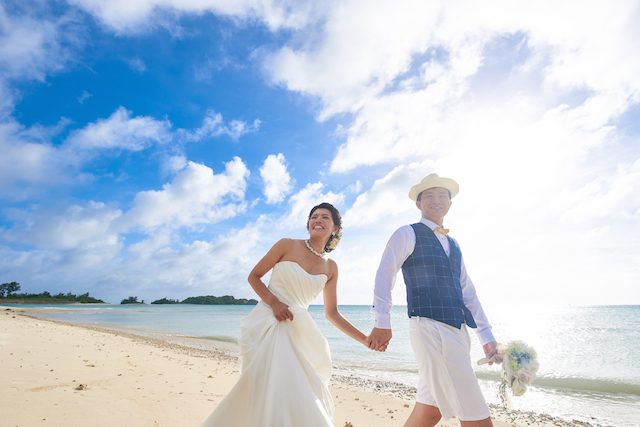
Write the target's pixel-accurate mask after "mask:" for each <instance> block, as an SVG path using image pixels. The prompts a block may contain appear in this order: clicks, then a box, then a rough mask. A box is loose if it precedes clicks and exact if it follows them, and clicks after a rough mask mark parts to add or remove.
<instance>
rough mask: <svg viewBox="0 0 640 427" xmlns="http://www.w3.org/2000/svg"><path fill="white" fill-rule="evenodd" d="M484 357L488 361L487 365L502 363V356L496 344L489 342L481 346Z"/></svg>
mask: <svg viewBox="0 0 640 427" xmlns="http://www.w3.org/2000/svg"><path fill="white" fill-rule="evenodd" d="M482 350H484V355H485V357H486V358H487V360H489V365H493V364H494V363H502V354H500V353H499V352H498V343H497V342H495V341H491V342H488V343H486V344H485V345H483V346H482Z"/></svg>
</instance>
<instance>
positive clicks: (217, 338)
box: [180, 335, 238, 344]
mask: <svg viewBox="0 0 640 427" xmlns="http://www.w3.org/2000/svg"><path fill="white" fill-rule="evenodd" d="M180 336H181V337H183V338H193V339H202V340H211V341H222V342H230V343H233V344H238V340H237V339H236V338H234V337H230V336H226V335H198V336H193V335H180Z"/></svg>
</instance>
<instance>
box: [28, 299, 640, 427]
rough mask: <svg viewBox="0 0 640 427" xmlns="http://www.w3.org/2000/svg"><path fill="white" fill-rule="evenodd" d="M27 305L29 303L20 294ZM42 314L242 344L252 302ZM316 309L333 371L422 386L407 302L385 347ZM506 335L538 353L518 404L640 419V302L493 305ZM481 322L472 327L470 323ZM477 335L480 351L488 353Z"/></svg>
mask: <svg viewBox="0 0 640 427" xmlns="http://www.w3.org/2000/svg"><path fill="white" fill-rule="evenodd" d="M20 307H25V308H27V307H30V306H29V305H26V304H21V305H20ZM31 307H36V308H38V309H39V310H38V314H37V316H41V317H44V318H48V319H54V320H63V321H67V322H72V323H79V324H90V325H97V326H104V327H109V328H116V329H123V330H127V331H130V332H131V331H134V332H135V331H138V332H139V333H141V334H155V336H165V337H195V338H198V339H201V340H202V339H204V340H213V341H218V342H220V343H226V345H227V346H231V347H233V343H237V340H238V337H239V333H240V320H241V319H242V318H243V317H244V316H245V315H247V313H248V312H249V311H250V310H251V309H252V308H253V307H252V306H224V305H189V304H174V305H149V304H144V305H77V304H72V305H52V306H43V305H37V306H31ZM339 309H340V312H341V313H342V314H343V315H344V316H345V317H346V318H347V319H348V320H349V321H350V322H351V323H353V324H354V325H355V326H356V327H358V328H360V329H361V330H362V331H363V332H365V333H368V332H369V331H370V329H371V327H372V324H373V314H372V312H371V308H370V306H361V305H345V306H340V307H339ZM309 311H310V313H311V315H312V316H313V318H314V319H315V320H316V322H317V323H318V325H319V327H320V329H321V330H322V332H323V333H324V334H325V336H326V337H327V340H328V341H329V345H330V347H331V353H332V358H333V364H334V373H335V374H337V375H344V376H350V375H351V376H358V377H362V378H365V379H375V380H385V381H392V382H400V383H404V384H407V385H411V386H414V385H415V384H416V383H417V368H416V363H415V360H414V357H413V352H412V350H411V345H410V343H409V331H408V319H407V315H406V307H403V306H395V307H394V308H393V310H392V325H393V339H392V341H391V344H390V345H389V348H388V350H387V351H386V352H385V353H379V352H374V351H370V350H369V349H367V348H366V347H364V346H362V345H361V344H359V343H357V342H355V341H353V340H352V339H350V338H349V337H347V336H346V335H344V334H342V333H341V332H340V331H339V330H337V329H336V328H335V327H333V326H332V325H331V324H330V323H329V322H328V321H327V320H326V319H325V318H324V314H323V311H322V306H311V307H310V309H309ZM486 311H487V313H490V314H491V323H492V325H493V332H494V335H495V336H496V338H497V340H498V342H500V343H504V344H507V343H509V342H510V341H512V340H519V341H524V342H525V343H526V344H528V345H530V346H532V347H533V348H534V349H535V350H536V352H537V355H538V361H539V363H540V369H539V372H538V376H537V378H536V379H535V381H534V382H533V384H532V385H531V386H530V387H529V389H528V391H527V392H526V393H525V394H524V395H523V396H521V397H513V398H512V403H513V408H514V409H516V410H521V411H531V412H536V413H546V414H548V415H552V416H555V417H559V418H563V419H565V420H567V421H573V420H577V421H581V422H585V423H590V424H592V425H594V426H616V427H626V426H640V306H588V307H576V306H564V307H553V306H550V307H540V306H535V307H528V306H522V307H513V306H512V307H500V308H497V309H490V308H486ZM470 331H472V330H470ZM470 333H471V335H472V351H471V358H472V360H473V361H476V360H479V359H480V358H482V357H483V354H482V348H481V346H480V343H479V341H478V340H477V338H475V334H474V333H473V332H470ZM475 369H476V374H477V376H478V379H479V381H480V385H481V387H482V389H483V392H484V396H485V398H486V399H487V401H488V402H489V403H495V404H499V403H500V400H499V398H498V386H499V381H500V367H499V366H496V365H494V366H491V367H490V366H486V365H484V366H476V367H475Z"/></svg>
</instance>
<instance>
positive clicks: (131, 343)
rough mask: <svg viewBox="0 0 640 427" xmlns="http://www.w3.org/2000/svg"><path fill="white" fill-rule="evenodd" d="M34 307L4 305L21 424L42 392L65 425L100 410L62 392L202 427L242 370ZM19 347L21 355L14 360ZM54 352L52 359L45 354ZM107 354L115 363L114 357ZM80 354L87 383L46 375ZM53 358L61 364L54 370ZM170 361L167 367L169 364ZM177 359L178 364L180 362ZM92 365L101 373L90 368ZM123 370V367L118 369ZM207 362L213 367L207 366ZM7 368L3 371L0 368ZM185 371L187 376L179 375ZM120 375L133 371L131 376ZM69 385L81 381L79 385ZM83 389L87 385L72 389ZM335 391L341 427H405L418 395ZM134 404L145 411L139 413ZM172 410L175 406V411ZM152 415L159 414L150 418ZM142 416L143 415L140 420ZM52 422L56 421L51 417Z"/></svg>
mask: <svg viewBox="0 0 640 427" xmlns="http://www.w3.org/2000/svg"><path fill="white" fill-rule="evenodd" d="M33 312H36V313H37V312H38V310H30V309H24V308H19V307H4V306H0V356H1V357H0V358H1V359H2V360H8V362H9V363H8V365H7V364H5V366H3V367H0V373H1V374H2V375H1V376H2V377H3V378H7V383H8V384H9V385H10V387H8V390H7V391H2V392H0V397H2V398H1V399H0V401H3V402H4V401H6V402H9V403H10V405H8V406H9V408H10V409H9V410H8V411H7V412H8V419H7V421H9V420H10V421H11V423H10V425H16V426H28V425H32V423H26V422H25V421H26V420H21V413H20V412H21V408H22V409H26V407H23V406H21V405H20V403H21V402H24V403H29V402H32V400H31V399H30V398H31V397H33V396H35V395H37V396H38V405H37V411H36V412H38V414H39V415H38V416H40V420H39V421H43V420H49V421H50V420H53V419H58V421H59V422H62V421H64V424H65V425H71V426H72V425H85V422H86V421H87V420H90V419H91V418H86V416H89V417H91V415H90V414H91V413H94V412H96V409H97V408H94V407H92V406H88V407H86V408H84V409H85V410H86V413H85V415H84V417H83V415H82V413H83V411H82V410H80V409H81V408H76V407H74V406H75V405H76V404H77V402H68V405H69V406H68V407H67V402H66V400H65V399H62V400H58V399H60V398H61V397H64V396H63V395H65V394H68V395H69V396H70V397H71V396H74V395H78V394H80V395H90V394H96V395H98V394H99V395H100V399H98V401H96V402H95V404H96V405H98V406H111V405H110V404H109V402H111V401H113V400H116V401H118V402H120V401H121V400H122V399H121V397H122V396H121V395H120V393H122V394H124V395H129V399H130V400H131V401H130V402H129V403H128V405H124V403H122V402H121V403H122V404H123V414H119V415H118V414H114V413H113V412H110V413H109V415H106V414H105V416H106V417H107V418H105V419H104V421H105V423H104V425H112V424H115V423H117V422H120V421H119V418H118V417H119V416H122V415H125V414H126V413H127V412H128V411H125V410H124V407H126V406H133V407H138V410H139V413H140V414H139V415H141V416H139V417H138V418H137V419H136V420H134V421H135V422H136V423H135V424H134V425H141V426H146V425H149V426H151V425H153V426H156V425H166V426H171V425H198V424H199V422H201V421H203V420H204V418H206V416H207V415H208V414H209V413H210V412H211V411H212V410H213V409H214V407H215V405H216V404H217V403H218V402H219V401H220V400H221V399H222V397H223V396H224V395H225V394H226V393H227V392H228V391H229V390H230V388H231V387H232V386H233V384H234V383H235V381H236V379H237V377H238V375H239V367H240V362H239V359H238V351H237V346H235V344H232V343H226V342H222V341H214V340H212V339H202V338H197V337H185V336H179V335H163V334H160V333H156V334H154V333H149V334H146V333H144V332H143V331H138V330H127V329H124V328H123V329H120V328H108V327H102V326H95V325H86V324H77V323H72V322H66V321H58V320H49V319H44V318H42V317H37V316H33V315H31V314H30V313H33ZM41 322H43V323H41ZM5 336H9V337H10V339H6V338H5ZM47 337H48V338H49V339H48V341H53V342H55V343H56V344H57V346H56V349H55V351H53V350H52V351H47V352H46V353H45V356H46V357H43V354H42V353H40V354H33V352H32V351H31V350H34V348H33V347H37V346H38V343H39V344H40V345H42V344H43V343H44V342H46V341H47V339H46V338H47ZM11 338H12V339H11ZM83 344H84V345H83ZM14 347H15V348H14ZM107 348H109V349H110V350H111V351H109V352H107V351H105V353H109V356H110V357H109V358H107V359H106V360H105V358H104V356H105V353H103V351H104V350H103V349H105V350H106V349H107ZM234 349H235V351H234ZM18 353H19V354H20V357H17V354H18ZM101 353H102V354H101ZM124 353H127V354H124ZM134 353H135V354H134ZM54 354H56V355H57V356H54ZM123 354H124V355H123ZM52 357H53V360H50V359H51V358H52ZM16 358H17V360H16ZM112 358H113V360H110V359H112ZM78 359H80V360H82V361H83V362H84V366H82V364H81V365H80V370H82V368H87V367H88V368H92V369H90V370H91V371H92V374H99V375H98V376H97V377H96V376H95V375H93V376H90V377H88V378H86V379H80V378H78V379H75V378H73V381H71V382H69V381H68V379H67V381H64V379H63V378H61V377H60V376H57V377H54V378H50V377H51V376H52V375H54V374H51V373H53V372H58V371H66V370H68V371H69V373H70V376H72V377H73V376H77V377H80V376H81V375H80V373H78V374H77V375H76V374H75V372H78V368H79V366H78V363H77V360H78ZM93 359H100V360H101V362H102V363H100V364H98V363H89V362H90V361H91V360H93ZM24 361H28V362H29V364H30V365H34V366H37V365H40V368H41V369H40V371H41V372H38V369H36V370H34V372H33V373H32V374H31V375H29V379H28V380H27V379H26V378H24V375H21V374H22V372H21V370H22V369H23V367H24V363H23V364H20V363H19V362H24ZM54 361H55V364H56V365H57V369H56V367H54V366H53V365H54V363H53V362H54ZM171 361H172V362H173V363H168V362H171ZM178 361H179V362H180V363H178V364H177V365H176V362H178ZM43 362H49V363H43ZM131 364H132V365H135V366H136V368H140V367H141V366H144V365H148V367H147V368H146V369H144V371H145V372H146V371H148V372H146V373H143V372H139V369H134V370H131V369H130V365H131ZM65 365H66V366H65ZM43 366H44V367H48V368H49V370H48V372H47V370H46V369H42V367H43ZM98 366H100V367H101V368H102V370H99V369H96V368H97V367H98ZM126 367H129V369H123V368H126ZM212 367H214V369H213V370H212ZM5 370H6V371H7V372H2V371H5ZM124 370H127V371H128V373H129V376H127V375H125V373H124V372H123V371H124ZM116 371H118V372H117V373H116ZM187 373H188V374H190V375H187V377H188V378H187V379H185V374H187ZM194 375H195V376H194ZM123 377H129V378H128V379H129V381H126V380H127V378H123ZM158 377H159V378H158ZM162 377H173V378H174V379H176V380H178V383H179V384H181V385H182V387H183V388H185V389H191V390H193V389H195V388H199V391H197V392H196V391H191V392H190V393H189V396H190V397H191V399H187V400H185V393H187V392H186V391H185V390H182V391H178V388H179V387H177V385H176V384H175V383H172V382H171V381H168V380H165V381H164V382H163V381H158V379H160V380H161V379H162ZM132 380H133V381H132ZM52 382H53V384H52ZM75 383H79V384H78V385H75ZM81 385H82V386H84V388H80V389H78V388H76V387H80V386H81ZM74 386H75V387H74ZM140 390H154V391H153V392H151V394H153V396H154V398H155V404H151V405H150V407H149V408H147V405H148V402H147V401H149V400H150V399H149V396H148V395H146V394H143V393H142V392H140ZM331 391H332V394H333V395H334V400H335V404H336V414H335V417H334V422H335V425H336V426H337V427H343V426H345V425H347V426H348V425H349V423H351V425H352V426H353V427H364V426H367V427H369V426H371V427H375V426H394V425H398V426H401V425H402V423H403V422H404V420H405V419H406V418H407V417H408V415H409V413H410V411H411V408H412V407H413V403H414V402H413V396H414V395H415V388H414V387H411V386H407V385H405V384H400V383H392V382H388V381H376V380H372V379H365V378H361V377H357V376H355V375H349V376H347V375H336V374H334V375H333V377H332V380H331ZM47 394H48V396H47ZM2 395H5V396H4V397H3V396H2ZM76 397H77V396H76ZM73 400H75V399H73ZM89 400H90V399H89ZM31 404H32V403H31ZM156 406H157V407H156ZM490 406H491V412H492V417H493V418H494V420H495V422H494V425H496V426H498V427H508V426H510V425H511V424H509V423H508V421H507V420H508V419H509V418H508V415H507V414H506V413H505V412H504V411H503V410H502V408H500V407H497V406H496V405H490ZM139 407H144V410H142V409H141V408H139ZM171 408H175V410H174V412H173V413H172V412H171ZM186 408H189V411H188V414H189V415H186V413H185V412H186V411H185V409H186ZM34 409H35V408H33V407H31V406H29V412H30V414H29V415H30V416H33V415H34V414H33V412H34ZM61 411H62V412H63V413H64V414H67V415H68V413H69V412H73V413H76V412H77V415H74V417H76V416H77V422H76V421H73V420H72V419H69V418H68V416H67V417H65V418H63V419H59V418H56V417H57V416H58V415H59V413H60V412H61ZM3 412H4V411H3ZM98 412H100V411H98ZM156 412H159V413H160V414H163V416H161V417H159V416H153V415H151V414H155V413H156ZM145 413H147V416H146V417H145V416H144V414H145ZM514 413H515V414H517V425H527V426H584V427H587V426H595V425H594V424H589V423H585V422H581V421H575V420H574V421H567V420H564V419H560V418H557V417H552V416H550V415H547V414H539V413H529V412H521V411H514ZM24 415H25V416H26V414H24ZM176 415H179V417H178V418H179V419H180V420H181V421H179V422H178V424H172V422H173V421H172V420H174V419H176ZM107 421H108V422H107ZM131 421H132V420H131V419H129V420H128V422H125V423H124V425H132V424H130V422H131ZM92 422H93V421H92ZM46 424H49V425H52V424H50V423H46ZM46 424H45V425H46ZM53 425H58V424H57V423H56V422H54V423H53ZM92 425H93V424H92ZM96 425H100V424H96ZM439 425H440V426H443V427H453V426H459V425H460V424H459V422H458V421H457V420H455V419H452V420H448V421H446V422H441V423H440V424H439Z"/></svg>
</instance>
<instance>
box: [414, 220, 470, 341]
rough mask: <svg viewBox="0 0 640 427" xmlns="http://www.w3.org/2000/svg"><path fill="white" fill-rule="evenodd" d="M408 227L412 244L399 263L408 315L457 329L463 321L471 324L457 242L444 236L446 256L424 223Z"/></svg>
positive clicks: (460, 254)
mask: <svg viewBox="0 0 640 427" xmlns="http://www.w3.org/2000/svg"><path fill="white" fill-rule="evenodd" d="M411 227H412V228H413V231H414V232H415V234H416V247H415V249H414V250H413V252H412V253H411V255H409V257H408V258H407V259H406V261H405V262H404V264H402V275H403V276H404V283H405V284H406V286H407V311H408V314H409V317H414V316H417V317H428V318H430V319H433V320H437V321H438V322H442V323H446V324H447V325H451V326H453V327H455V328H458V329H460V328H461V327H462V324H463V323H466V324H467V325H468V326H470V327H472V328H475V327H476V322H475V321H474V320H473V316H472V315H471V312H470V311H469V309H468V308H467V307H466V306H465V305H464V301H463V299H462V288H461V287H460V270H461V268H462V253H461V252H460V247H459V246H458V243H457V242H456V241H455V240H454V239H452V238H451V237H448V236H447V238H448V239H449V247H450V256H447V254H446V253H445V251H444V249H443V248H442V245H441V244H440V242H439V241H438V238H437V237H436V236H435V234H434V233H433V231H431V229H430V228H429V227H428V226H426V225H425V224H423V223H417V224H411Z"/></svg>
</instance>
